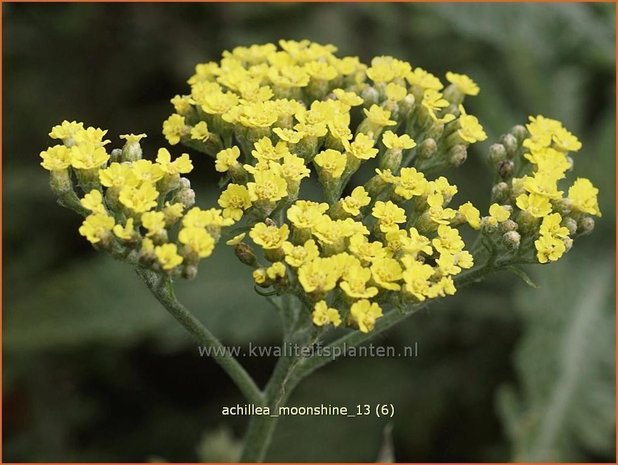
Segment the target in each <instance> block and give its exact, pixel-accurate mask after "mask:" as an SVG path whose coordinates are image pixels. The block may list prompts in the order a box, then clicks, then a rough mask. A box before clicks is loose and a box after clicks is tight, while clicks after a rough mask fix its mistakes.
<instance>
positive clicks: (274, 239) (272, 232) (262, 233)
mask: <svg viewBox="0 0 618 465" xmlns="http://www.w3.org/2000/svg"><path fill="white" fill-rule="evenodd" d="M289 233H290V230H289V227H288V225H287V224H284V225H283V226H281V227H277V226H275V225H270V226H269V225H267V224H266V223H257V224H256V225H254V226H253V228H251V231H250V232H249V236H250V237H251V239H253V242H255V243H256V244H257V245H259V246H260V247H262V248H263V249H265V250H275V249H279V248H281V246H282V245H283V243H284V242H285V241H286V240H287V238H288V235H289Z"/></svg>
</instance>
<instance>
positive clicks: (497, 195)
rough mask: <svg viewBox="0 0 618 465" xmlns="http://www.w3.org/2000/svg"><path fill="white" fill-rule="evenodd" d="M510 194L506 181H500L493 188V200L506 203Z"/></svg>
mask: <svg viewBox="0 0 618 465" xmlns="http://www.w3.org/2000/svg"><path fill="white" fill-rule="evenodd" d="M509 194H510V188H509V185H508V184H507V183H505V182H499V183H498V184H496V185H495V186H494V187H492V188H491V201H492V202H495V203H499V204H502V203H505V202H506V201H507V200H508V198H509Z"/></svg>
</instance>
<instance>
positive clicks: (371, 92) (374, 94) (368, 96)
mask: <svg viewBox="0 0 618 465" xmlns="http://www.w3.org/2000/svg"><path fill="white" fill-rule="evenodd" d="M360 96H361V98H362V99H363V100H364V101H365V106H366V107H367V108H369V107H371V105H377V104H378V103H379V102H380V93H379V92H378V90H377V89H375V88H374V87H371V86H367V87H365V88H364V89H363V90H362V91H361V95H360Z"/></svg>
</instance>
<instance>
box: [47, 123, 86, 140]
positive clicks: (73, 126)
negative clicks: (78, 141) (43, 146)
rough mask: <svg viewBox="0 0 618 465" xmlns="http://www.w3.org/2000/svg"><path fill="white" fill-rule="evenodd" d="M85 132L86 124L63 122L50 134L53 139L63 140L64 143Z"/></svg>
mask: <svg viewBox="0 0 618 465" xmlns="http://www.w3.org/2000/svg"><path fill="white" fill-rule="evenodd" d="M83 130H84V123H78V122H77V121H66V120H65V121H63V122H62V123H61V124H59V125H57V126H54V127H53V128H52V130H51V132H50V133H49V137H51V138H52V139H62V141H63V142H65V143H66V142H68V141H70V140H72V139H73V138H74V137H75V134H77V133H78V132H81V131H83Z"/></svg>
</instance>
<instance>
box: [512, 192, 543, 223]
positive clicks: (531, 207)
mask: <svg viewBox="0 0 618 465" xmlns="http://www.w3.org/2000/svg"><path fill="white" fill-rule="evenodd" d="M516 204H517V206H518V207H519V208H520V209H522V210H524V211H526V212H528V213H530V214H531V215H532V216H534V217H535V218H543V217H544V216H547V215H549V214H550V213H551V202H550V201H549V199H548V198H547V197H545V196H543V195H539V194H521V195H519V196H518V197H517V199H516Z"/></svg>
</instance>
